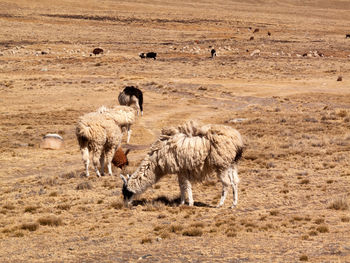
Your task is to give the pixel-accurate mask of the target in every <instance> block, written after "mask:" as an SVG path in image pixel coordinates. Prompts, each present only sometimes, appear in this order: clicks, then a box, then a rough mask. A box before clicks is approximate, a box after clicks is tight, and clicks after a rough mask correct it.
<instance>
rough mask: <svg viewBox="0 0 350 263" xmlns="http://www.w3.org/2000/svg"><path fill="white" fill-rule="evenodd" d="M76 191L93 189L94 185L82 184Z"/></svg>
mask: <svg viewBox="0 0 350 263" xmlns="http://www.w3.org/2000/svg"><path fill="white" fill-rule="evenodd" d="M75 189H77V190H86V189H92V185H91V183H90V182H81V183H79V184H78V185H77V186H76V188H75Z"/></svg>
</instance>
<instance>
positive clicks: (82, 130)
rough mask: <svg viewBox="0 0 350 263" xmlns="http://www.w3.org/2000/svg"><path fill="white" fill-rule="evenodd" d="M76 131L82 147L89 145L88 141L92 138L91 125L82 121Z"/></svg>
mask: <svg viewBox="0 0 350 263" xmlns="http://www.w3.org/2000/svg"><path fill="white" fill-rule="evenodd" d="M75 133H76V136H77V139H78V142H79V146H80V148H85V147H87V144H88V141H90V140H91V138H92V131H91V127H90V126H88V125H86V124H84V123H82V122H79V123H78V125H77V128H76V131H75Z"/></svg>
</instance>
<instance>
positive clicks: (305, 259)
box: [299, 255, 309, 261]
mask: <svg viewBox="0 0 350 263" xmlns="http://www.w3.org/2000/svg"><path fill="white" fill-rule="evenodd" d="M299 260H300V261H309V257H308V256H307V255H301V256H300V258H299Z"/></svg>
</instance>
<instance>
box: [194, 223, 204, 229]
mask: <svg viewBox="0 0 350 263" xmlns="http://www.w3.org/2000/svg"><path fill="white" fill-rule="evenodd" d="M191 227H199V228H203V227H204V224H203V223H201V222H198V223H193V224H191Z"/></svg>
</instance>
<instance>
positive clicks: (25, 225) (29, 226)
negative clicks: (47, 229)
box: [21, 222, 39, 231]
mask: <svg viewBox="0 0 350 263" xmlns="http://www.w3.org/2000/svg"><path fill="white" fill-rule="evenodd" d="M38 228H39V224H38V223H35V222H32V223H23V224H22V225H21V229H23V230H29V231H35V230H37V229H38Z"/></svg>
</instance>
